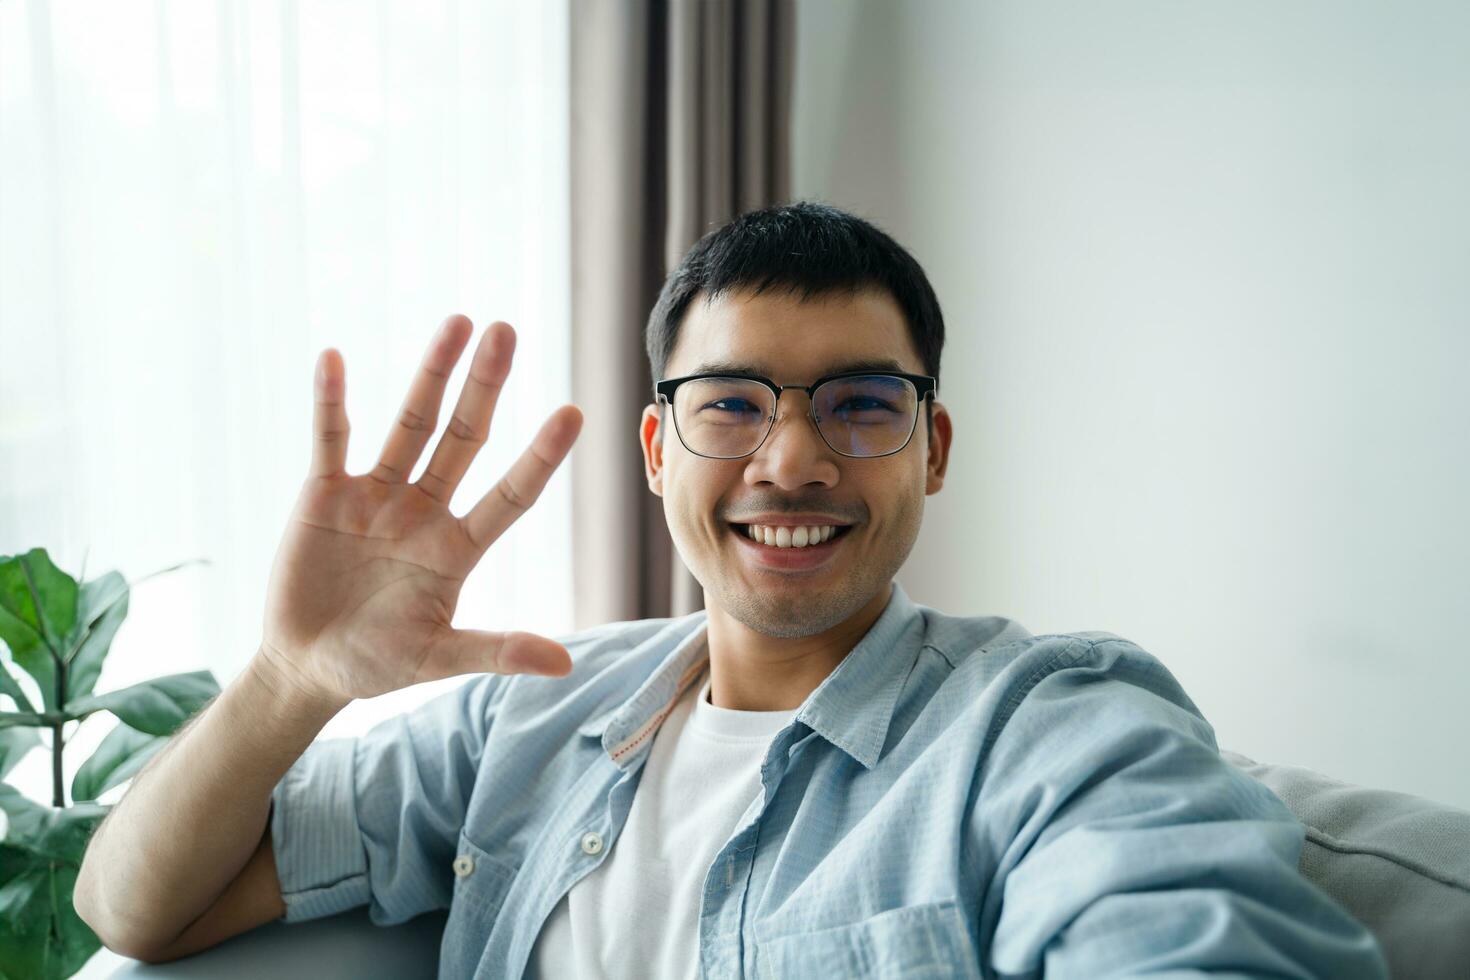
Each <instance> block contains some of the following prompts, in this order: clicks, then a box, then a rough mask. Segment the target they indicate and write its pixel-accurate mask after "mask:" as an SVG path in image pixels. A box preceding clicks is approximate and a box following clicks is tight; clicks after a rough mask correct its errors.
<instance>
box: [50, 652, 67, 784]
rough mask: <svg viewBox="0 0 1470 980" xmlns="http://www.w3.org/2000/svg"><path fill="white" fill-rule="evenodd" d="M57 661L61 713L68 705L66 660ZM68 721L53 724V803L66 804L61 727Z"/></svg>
mask: <svg viewBox="0 0 1470 980" xmlns="http://www.w3.org/2000/svg"><path fill="white" fill-rule="evenodd" d="M55 663H56V710H57V712H58V713H61V712H62V711H64V710H65V707H66V662H65V661H64V660H62V659H61V658H60V657H57V658H56V660H55ZM65 724H66V722H64V721H60V720H58V721H57V722H56V723H55V724H53V725H52V726H51V787H52V788H51V805H52V806H54V807H64V806H66V794H65V792H64V790H63V789H62V781H61V748H62V741H61V728H62V726H63V725H65Z"/></svg>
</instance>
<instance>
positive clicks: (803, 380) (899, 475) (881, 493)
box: [639, 290, 950, 637]
mask: <svg viewBox="0 0 1470 980" xmlns="http://www.w3.org/2000/svg"><path fill="white" fill-rule="evenodd" d="M875 361H896V362H897V363H898V367H897V368H896V369H895V370H898V371H901V372H903V373H907V374H924V373H926V372H925V371H924V367H923V364H922V362H921V361H920V359H919V356H918V353H917V351H916V350H915V348H914V346H913V342H912V341H911V340H910V338H909V333H908V328H907V326H906V324H905V321H904V318H903V313H902V312H901V311H900V309H899V307H898V305H897V303H896V302H895V301H894V300H893V298H892V296H891V295H890V294H889V293H888V292H887V291H885V290H867V291H863V292H860V293H856V294H849V293H837V294H833V295H831V296H826V297H814V298H812V299H810V300H806V301H802V300H801V299H800V298H799V296H798V295H792V294H787V293H784V292H781V293H773V292H766V293H763V294H761V295H758V296H757V295H755V294H753V293H752V292H750V291H748V290H746V291H740V292H735V293H730V294H726V295H725V296H722V297H720V298H719V299H718V300H716V301H715V302H713V303H707V302H706V300H705V294H703V293H701V294H700V295H698V296H696V297H695V299H694V302H693V303H692V304H691V305H690V307H689V310H688V312H687V313H686V315H685V317H684V321H683V323H682V324H681V326H680V329H679V339H678V343H677V344H676V346H675V348H674V353H673V356H672V357H671V358H670V359H669V363H668V364H667V365H666V368H665V371H664V376H665V377H669V378H677V377H681V376H683V375H688V374H699V373H703V372H704V371H706V370H709V369H710V366H711V365H720V366H721V367H720V368H719V369H722V370H723V369H726V368H728V367H729V366H734V365H740V366H743V367H744V368H745V369H746V370H748V371H751V372H754V373H756V374H760V375H764V376H765V377H768V378H770V379H771V380H772V381H774V382H776V383H777V384H780V385H791V384H801V385H810V384H812V383H813V382H814V381H816V379H818V378H820V377H822V376H823V375H827V374H835V373H837V372H840V371H843V370H846V369H848V368H849V366H850V365H853V364H860V363H869V362H875ZM810 407H811V403H810V400H809V398H808V395H807V393H806V392H801V391H790V392H784V393H782V395H781V399H780V404H779V406H778V408H777V411H776V424H775V427H774V428H773V429H772V430H771V433H770V435H769V436H767V438H766V441H765V442H764V443H763V444H762V445H761V447H760V449H759V450H757V451H756V452H755V453H754V454H753V455H750V456H746V457H744V458H743V459H709V458H706V457H702V456H696V455H695V454H693V453H691V452H689V451H688V450H687V449H685V448H684V445H683V443H682V442H680V440H679V437H678V435H677V434H676V433H675V431H674V426H673V418H672V415H671V414H670V412H671V409H670V407H669V406H664V408H663V412H664V420H663V423H664V425H665V426H666V431H665V432H664V433H663V438H662V440H661V441H660V439H659V432H658V429H659V409H658V407H657V406H654V405H650V406H648V407H647V408H646V409H644V413H643V418H642V422H641V426H640V430H639V435H640V438H641V442H642V446H643V455H644V463H645V471H646V474H647V476H648V485H649V488H650V489H651V490H652V491H653V492H654V493H656V494H658V495H659V496H660V497H662V498H663V501H664V516H665V518H666V519H667V521H668V525H669V533H670V535H671V536H672V537H673V540H674V545H675V547H677V548H678V550H679V554H680V556H681V557H682V558H683V560H684V564H685V565H687V566H688V568H689V570H690V571H691V572H692V573H693V575H694V577H695V578H696V579H698V580H699V582H700V584H701V585H703V586H704V589H705V598H706V604H707V605H718V606H719V607H720V608H722V609H723V610H724V611H725V612H727V613H729V614H730V615H731V616H732V617H734V618H735V619H736V620H738V621H740V622H741V623H744V624H745V625H746V626H748V627H749V628H751V629H752V630H755V631H757V632H760V633H763V634H766V635H768V636H775V637H801V636H811V635H814V634H817V633H821V632H824V631H826V630H828V629H830V628H832V627H834V626H836V625H838V624H840V623H842V622H844V621H846V620H847V619H848V618H849V617H851V616H853V615H855V614H856V613H858V612H859V611H860V610H861V609H862V608H863V607H864V605H865V604H867V603H868V602H869V601H870V600H871V599H872V598H873V597H874V596H875V595H876V594H877V593H878V592H879V590H881V589H886V588H887V585H888V582H889V581H890V580H891V579H892V578H893V575H894V574H895V573H896V572H897V571H898V569H899V567H900V566H901V565H902V564H903V563H904V560H905V559H906V558H908V555H909V551H910V550H911V549H912V548H913V545H914V540H915V538H917V536H918V533H919V524H920V522H921V521H922V519H923V514H924V497H925V495H926V494H931V493H935V492H937V491H938V490H939V488H940V486H941V485H942V483H943V479H944V470H945V466H946V463H947V458H948V451H949V442H950V421H949V416H948V413H946V412H945V411H944V409H943V408H942V407H941V406H940V405H939V404H938V403H936V404H935V406H934V427H935V432H934V438H933V440H932V441H931V439H930V438H929V435H928V432H927V427H926V422H925V414H924V406H923V405H922V403H921V404H920V406H919V418H918V423H917V426H916V428H915V430H914V435H913V438H912V439H910V440H909V443H908V445H907V446H905V447H904V448H903V450H901V451H900V452H897V453H894V454H893V455H890V456H881V457H872V458H866V459H855V458H852V457H848V456H843V455H841V454H839V453H837V452H835V451H833V450H832V449H831V448H830V447H829V446H828V445H827V444H826V442H824V441H823V439H822V437H821V435H820V434H819V433H818V432H817V430H816V427H815V426H814V425H813V424H812V421H811V416H810V414H809V411H810ZM816 517H821V518H822V520H820V521H818V520H815V518H816ZM756 518H767V520H766V522H765V523H767V524H774V523H785V524H788V525H798V526H801V525H804V524H805V523H806V519H808V518H812V523H831V522H832V521H833V519H835V520H836V522H838V523H840V524H845V525H850V527H847V528H846V529H845V530H840V531H838V532H837V534H836V535H835V536H834V537H833V538H832V539H831V540H830V541H828V542H826V543H824V544H822V545H820V546H818V547H817V548H816V549H813V550H812V551H811V552H809V553H808V552H804V550H798V549H794V548H786V549H780V548H774V547H771V546H769V545H764V544H757V543H756V542H755V541H754V540H752V539H751V538H750V537H749V536H748V535H747V534H744V533H743V532H742V530H741V529H739V528H736V527H734V526H732V524H733V523H737V522H738V523H740V524H745V523H749V522H755V521H754V519H756ZM792 530H793V531H794V527H793V528H792Z"/></svg>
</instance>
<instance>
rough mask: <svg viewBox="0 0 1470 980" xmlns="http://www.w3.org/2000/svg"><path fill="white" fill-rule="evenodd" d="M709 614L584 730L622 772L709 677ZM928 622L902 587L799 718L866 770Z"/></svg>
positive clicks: (674, 631) (679, 624)
mask: <svg viewBox="0 0 1470 980" xmlns="http://www.w3.org/2000/svg"><path fill="white" fill-rule="evenodd" d="M708 619H709V613H708V611H707V610H700V611H699V612H697V613H692V614H690V615H689V616H685V617H683V618H682V619H678V620H674V621H673V622H671V623H670V625H669V627H668V631H667V632H664V633H661V634H660V635H661V636H663V637H665V642H667V638H668V637H669V636H673V637H677V640H676V642H675V646H674V649H673V650H672V651H670V652H669V653H668V654H667V655H666V656H665V657H664V658H663V660H662V661H661V662H660V663H659V665H658V666H657V667H656V668H655V669H654V671H653V673H652V674H650V675H649V677H648V678H647V679H646V680H645V681H644V682H643V683H642V684H641V685H640V686H639V688H638V690H637V691H635V692H634V693H633V696H632V697H630V698H628V700H626V701H624V702H623V703H622V704H620V705H617V706H615V707H613V708H611V709H610V710H608V711H606V712H602V713H600V714H597V715H595V716H593V717H592V718H590V719H588V720H587V721H586V722H584V723H583V724H582V725H581V726H580V727H579V728H578V731H579V732H581V733H582V734H583V735H588V736H594V737H596V736H601V738H602V744H603V747H604V748H605V749H606V750H607V753H608V755H609V756H611V757H612V760H613V762H615V763H616V764H617V765H618V766H619V767H622V768H627V767H628V766H629V765H631V764H632V763H633V762H634V761H635V760H636V759H637V758H638V757H639V756H640V755H642V753H643V752H645V751H647V749H648V746H649V745H650V744H651V743H652V741H653V735H654V733H655V732H657V730H658V726H659V725H660V724H662V722H663V720H664V718H666V717H667V716H668V714H669V712H670V711H672V710H673V708H674V705H675V704H677V703H678V700H679V698H680V697H681V696H682V695H683V694H684V692H685V691H686V690H687V689H688V687H689V685H691V684H694V683H696V682H698V681H699V680H700V678H702V677H703V675H704V671H705V670H706V669H707V667H708V665H709V650H708V647H707V646H706V644H705V635H706V632H707V629H706V627H707V624H708ZM923 635H924V620H923V616H922V615H920V613H919V607H918V606H917V605H915V604H914V602H913V601H912V600H911V599H910V598H909V597H908V594H907V593H906V592H904V590H903V587H902V586H900V585H899V584H898V582H896V581H895V582H893V591H892V593H891V594H890V596H889V599H888V604H887V605H886V606H884V607H883V612H882V614H880V615H879V617H878V619H877V620H876V621H875V622H874V623H873V625H872V626H871V627H870V628H869V629H868V632H867V633H865V634H864V635H863V638H862V639H861V640H859V641H858V644H857V645H856V646H855V647H853V648H852V650H851V651H850V652H849V653H848V655H847V656H846V657H844V658H843V660H842V662H841V663H839V664H838V665H837V667H836V668H835V669H834V670H833V671H832V673H830V674H828V675H827V677H826V678H825V679H823V681H822V683H820V684H818V685H817V688H816V690H814V691H812V693H811V694H810V695H809V696H808V697H807V699H806V700H805V701H804V702H802V705H801V707H800V708H799V709H797V712H796V719H795V720H796V721H800V722H804V723H805V724H806V725H807V726H809V727H810V728H811V729H812V730H813V731H815V732H816V733H817V734H819V735H821V736H822V737H823V738H825V739H826V740H827V741H829V742H831V743H832V744H833V745H835V746H837V747H838V748H839V749H841V750H842V751H844V752H846V753H847V754H848V755H849V756H851V757H852V758H853V759H854V760H855V761H857V762H858V763H859V764H861V765H862V766H863V768H865V769H872V768H873V766H874V765H876V764H877V762H878V757H879V755H880V753H881V752H882V750H883V745H884V742H885V741H886V740H887V737H888V725H889V722H890V721H891V720H892V718H893V709H894V706H895V705H896V704H897V702H898V695H899V692H900V690H901V689H902V687H903V681H904V678H905V677H907V676H908V674H909V671H910V669H911V668H912V667H913V663H914V658H915V657H916V656H918V652H919V648H920V646H921V645H922V643H923Z"/></svg>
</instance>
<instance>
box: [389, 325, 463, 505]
mask: <svg viewBox="0 0 1470 980" xmlns="http://www.w3.org/2000/svg"><path fill="white" fill-rule="evenodd" d="M474 332H475V328H474V325H473V324H472V323H470V321H469V318H468V317H465V316H462V315H460V314H458V313H456V314H454V315H453V316H450V317H447V318H446V319H445V320H444V322H443V323H442V324H441V325H440V326H439V332H438V333H436V334H434V339H433V340H432V341H430V343H429V349H428V350H427V351H426V352H425V353H424V359H423V361H421V362H420V364H419V370H418V373H417V374H415V375H414V378H413V384H412V385H411V386H410V387H409V390H408V396H407V397H406V398H404V400H403V406H402V407H401V408H400V409H399V410H398V421H397V423H395V424H394V426H393V429H392V431H390V432H389V433H388V438H387V440H386V441H385V442H384V444H383V452H382V454H381V455H380V456H379V457H378V465H377V466H374V467H373V471H372V472H371V473H369V474H368V476H371V477H372V478H373V479H375V480H380V481H382V482H384V483H403V482H406V481H407V480H408V475H409V474H410V473H412V472H413V468H414V464H416V463H417V462H418V461H419V456H420V455H421V454H422V453H423V451H424V445H425V444H426V443H427V442H428V441H429V437H430V436H431V435H433V434H434V427H435V426H437V425H438V424H439V406H440V405H441V404H443V402H444V387H445V385H447V384H448V383H449V374H450V372H452V371H453V370H454V365H455V364H456V363H458V361H459V355H460V354H462V353H464V345H465V342H466V341H468V340H469V339H470V337H471V336H473V335H474Z"/></svg>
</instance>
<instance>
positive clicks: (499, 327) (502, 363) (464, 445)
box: [417, 320, 516, 504]
mask: <svg viewBox="0 0 1470 980" xmlns="http://www.w3.org/2000/svg"><path fill="white" fill-rule="evenodd" d="M515 346H516V332H515V330H513V329H511V325H510V324H508V323H505V322H504V321H501V320H497V321H495V322H494V323H492V324H490V326H489V327H488V328H486V330H485V333H484V334H483V335H482V336H481V337H480V343H479V346H477V347H476V348H475V358H474V360H472V361H470V372H469V377H467V378H465V382H464V389H463V390H462V391H461V392H460V393H459V401H458V402H457V403H456V404H455V406H454V415H453V416H452V417H451V418H450V419H449V424H448V425H447V426H445V428H444V435H443V436H441V437H440V439H439V445H437V446H435V447H434V455H433V456H432V457H430V459H429V465H428V466H427V467H425V468H424V472H423V475H422V476H420V477H419V478H418V480H417V483H418V486H419V487H420V488H421V489H423V491H424V492H425V493H427V494H428V495H429V496H431V497H433V498H434V499H435V500H437V501H439V502H440V503H442V504H448V503H449V500H450V498H451V497H453V496H454V491H455V488H456V487H458V486H459V481H460V480H462V479H464V474H465V470H467V469H469V468H470V463H471V462H472V461H473V460H474V458H475V453H477V452H479V451H480V447H481V446H483V445H485V440H486V439H488V438H489V436H490V416H492V415H494V414H495V402H496V401H497V400H498V399H499V398H500V390H501V388H502V387H503V386H504V385H505V378H506V375H508V374H510V362H511V356H512V355H513V354H514V353H515Z"/></svg>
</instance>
